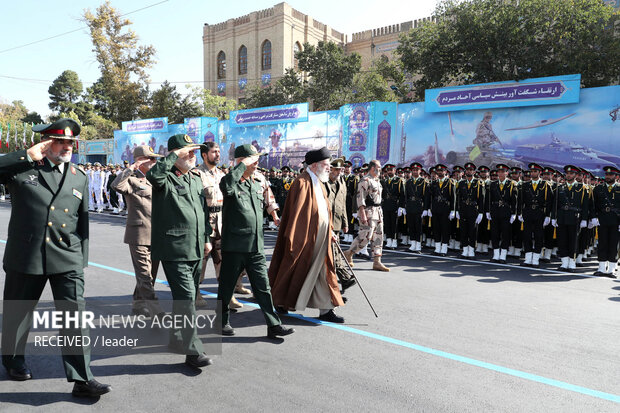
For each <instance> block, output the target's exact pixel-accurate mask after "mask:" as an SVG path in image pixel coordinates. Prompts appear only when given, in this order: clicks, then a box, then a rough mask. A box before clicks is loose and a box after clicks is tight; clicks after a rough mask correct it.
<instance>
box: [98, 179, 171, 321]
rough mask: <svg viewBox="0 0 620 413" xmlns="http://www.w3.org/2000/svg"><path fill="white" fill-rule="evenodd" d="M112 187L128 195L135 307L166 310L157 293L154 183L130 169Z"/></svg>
mask: <svg viewBox="0 0 620 413" xmlns="http://www.w3.org/2000/svg"><path fill="white" fill-rule="evenodd" d="M110 188H111V189H113V190H114V191H116V192H118V193H119V194H122V195H124V196H125V201H126V202H127V223H126V225H125V239H124V240H123V242H125V244H128V245H129V252H130V254H131V261H132V262H133V268H134V271H135V273H136V288H135V289H134V292H133V309H134V310H135V311H140V310H142V309H144V308H147V309H148V310H149V312H150V313H151V315H156V314H160V313H162V312H163V310H162V308H161V306H160V305H159V303H158V302H157V296H156V295H155V289H154V288H153V286H154V285H155V280H156V279H157V270H158V269H159V261H157V260H154V261H153V260H152V259H151V202H152V196H153V186H152V185H151V183H150V182H149V181H148V180H147V179H146V176H145V175H144V174H143V173H142V172H141V171H140V170H136V171H132V170H131V169H129V168H127V169H125V170H124V171H123V172H121V173H120V174H119V175H118V176H116V178H114V181H112V183H111V184H110Z"/></svg>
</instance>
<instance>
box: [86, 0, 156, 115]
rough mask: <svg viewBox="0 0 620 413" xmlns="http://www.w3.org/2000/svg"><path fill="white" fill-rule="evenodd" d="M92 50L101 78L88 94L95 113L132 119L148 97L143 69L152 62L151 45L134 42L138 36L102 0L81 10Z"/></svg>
mask: <svg viewBox="0 0 620 413" xmlns="http://www.w3.org/2000/svg"><path fill="white" fill-rule="evenodd" d="M83 17H84V20H85V21H86V24H87V25H88V28H89V29H90V36H91V39H92V42H93V52H95V56H96V59H97V61H98V62H99V68H100V69H101V78H100V79H99V80H98V81H97V83H95V84H94V85H93V86H92V87H91V88H89V91H88V94H89V98H90V100H92V101H93V102H94V108H95V110H96V111H97V113H98V114H99V115H101V116H103V117H105V118H107V119H110V120H112V121H113V122H115V123H119V122H121V121H126V120H131V119H134V118H135V117H136V116H137V115H138V113H139V111H140V109H141V108H142V107H143V106H144V104H145V102H146V100H147V98H148V88H147V83H148V75H147V69H149V68H150V67H152V66H153V64H154V56H155V49H154V48H153V46H140V45H138V36H137V35H136V33H135V32H134V31H132V30H131V29H129V28H128V26H130V25H131V21H130V20H128V19H123V18H122V17H121V15H120V13H119V12H118V10H116V9H115V8H113V7H112V6H111V4H110V2H109V0H106V2H105V3H104V4H102V5H101V6H99V7H98V8H97V10H96V12H95V13H94V14H93V13H92V12H91V11H90V10H85V12H84V15H83Z"/></svg>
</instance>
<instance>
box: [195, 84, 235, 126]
mask: <svg viewBox="0 0 620 413" xmlns="http://www.w3.org/2000/svg"><path fill="white" fill-rule="evenodd" d="M186 87H187V88H188V89H190V90H191V93H190V95H189V96H188V101H187V104H189V105H196V106H195V107H196V108H197V109H198V110H199V113H197V114H196V115H195V116H209V117H215V118H218V119H222V120H224V119H228V116H229V112H230V111H231V110H238V109H243V105H239V104H238V103H237V101H236V100H233V99H230V98H227V97H225V96H217V95H214V94H213V93H211V91H210V90H209V89H204V88H202V87H200V86H195V87H191V86H190V85H187V86H186Z"/></svg>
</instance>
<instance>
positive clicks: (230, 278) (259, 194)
mask: <svg viewBox="0 0 620 413" xmlns="http://www.w3.org/2000/svg"><path fill="white" fill-rule="evenodd" d="M260 155H264V154H260V153H258V151H257V150H256V148H255V147H254V146H252V145H241V146H237V147H236V148H235V155H234V156H235V159H236V160H237V165H236V166H235V167H234V168H232V169H231V171H230V173H229V174H228V175H226V176H225V177H223V178H222V180H221V181H220V190H221V191H222V194H223V195H224V203H223V209H222V268H221V270H220V284H219V287H218V290H217V299H218V300H221V302H222V303H228V302H230V299H231V297H232V294H233V291H234V289H235V286H236V284H237V279H238V278H239V274H240V273H241V271H242V270H244V269H245V270H246V272H247V274H248V278H249V279H250V284H251V285H252V291H253V292H254V297H255V298H256V301H257V303H258V305H259V306H260V309H261V311H262V312H263V316H264V317H265V321H266V323H267V337H269V338H272V339H274V338H277V337H279V336H286V335H289V334H292V333H294V332H295V330H294V329H292V328H286V327H283V326H282V322H281V321H280V317H279V316H278V314H277V313H276V311H275V309H274V307H273V301H272V299H271V288H270V286H269V278H268V276H267V264H266V260H265V252H264V241H263V228H262V225H261V222H262V217H263V208H264V199H263V197H264V195H263V189H262V188H261V187H260V185H259V184H257V183H256V182H255V181H254V178H253V174H254V171H255V170H256V167H257V166H258V159H259V157H260ZM221 315H222V334H223V335H227V336H232V335H234V334H235V330H234V329H233V328H232V327H231V325H230V320H229V316H230V310H229V308H228V305H225V304H223V305H222V309H221Z"/></svg>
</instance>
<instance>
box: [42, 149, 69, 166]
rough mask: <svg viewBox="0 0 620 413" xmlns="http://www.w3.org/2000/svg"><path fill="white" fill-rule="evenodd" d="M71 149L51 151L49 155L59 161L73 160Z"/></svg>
mask: <svg viewBox="0 0 620 413" xmlns="http://www.w3.org/2000/svg"><path fill="white" fill-rule="evenodd" d="M71 155H72V152H71V151H60V152H58V153H49V155H48V156H49V157H50V158H51V159H52V160H53V161H55V162H57V163H66V162H71Z"/></svg>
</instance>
